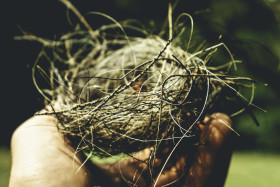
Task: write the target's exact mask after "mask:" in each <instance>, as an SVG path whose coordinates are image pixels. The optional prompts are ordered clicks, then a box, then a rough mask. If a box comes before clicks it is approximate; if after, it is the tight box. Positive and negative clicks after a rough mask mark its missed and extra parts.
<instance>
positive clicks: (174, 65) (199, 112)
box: [21, 1, 250, 157]
mask: <svg viewBox="0 0 280 187" xmlns="http://www.w3.org/2000/svg"><path fill="white" fill-rule="evenodd" d="M65 2H68V1H65ZM66 6H68V8H70V9H72V10H73V12H74V13H75V14H76V15H77V16H78V17H79V18H80V20H81V22H82V23H83V24H84V25H85V27H86V28H87V30H83V29H81V28H80V27H76V29H75V31H73V32H71V33H68V34H65V35H63V36H62V37H61V38H60V39H59V40H57V41H50V40H46V39H42V38H39V37H37V36H34V35H32V34H27V33H25V35H24V36H23V37H21V39H27V40H36V41H39V42H41V43H42V44H43V45H44V46H45V47H44V49H43V50H42V52H41V53H40V54H39V57H38V60H37V61H36V63H35V65H34V68H33V78H34V83H35V86H36V87H37V88H38V90H39V92H40V93H41V94H42V95H43V96H44V97H45V99H46V101H47V104H46V105H51V106H52V111H48V112H39V113H38V114H40V115H55V116H56V117H57V119H58V120H57V121H58V127H59V130H60V132H61V133H62V134H64V135H65V136H67V137H68V138H69V140H70V141H71V142H72V143H73V144H74V145H75V146H76V148H77V149H78V150H86V151H88V152H91V153H92V154H94V155H98V156H101V157H103V156H105V157H107V156H112V155H117V154H120V153H125V154H130V153H132V152H135V151H139V150H141V149H144V148H147V147H155V148H156V147H158V146H159V145H161V144H162V143H163V142H169V143H170V144H173V145H175V144H176V142H179V141H180V140H181V139H187V140H189V141H188V142H189V143H190V144H191V145H193V144H195V143H197V142H198V135H199V129H198V128H197V127H196V124H197V122H198V121H199V120H202V119H203V117H204V116H205V115H206V114H207V113H208V111H209V109H210V108H211V107H212V106H213V105H215V103H216V101H217V98H219V97H227V95H224V93H223V94H221V93H222V92H221V91H222V90H223V89H224V88H227V89H229V90H232V92H234V93H236V95H240V94H239V93H238V92H237V91H236V90H235V88H233V85H238V84H239V81H240V80H244V79H245V80H249V79H246V78H240V77H239V78H236V77H232V76H230V75H229V74H228V71H227V70H228V69H229V68H231V67H232V66H234V65H235V62H236V61H235V60H234V59H233V57H232V55H231V54H230V53H228V54H229V57H230V59H231V60H230V62H229V63H226V64H225V65H223V66H221V67H209V66H207V62H208V60H209V59H210V58H211V56H212V54H213V53H215V52H216V50H217V48H219V47H223V48H224V49H226V50H227V51H228V49H227V47H226V46H225V45H224V44H223V43H220V44H217V45H215V46H212V47H208V48H204V49H202V50H197V52H194V53H192V54H191V53H189V52H188V48H189V43H188V45H187V50H186V49H183V48H182V47H180V46H179V45H177V41H178V38H179V37H181V36H179V35H178V37H177V38H176V37H175V36H172V35H171V37H169V40H165V39H163V38H162V37H160V36H157V35H145V36H144V37H139V36H129V37H128V36H127V35H126V34H120V32H119V31H121V32H123V33H125V32H124V29H125V28H130V29H131V28H133V29H134V31H141V32H144V31H142V30H141V29H139V28H138V29H135V27H132V26H131V25H128V24H123V25H122V26H121V24H120V23H117V22H114V23H113V24H111V25H104V26H101V27H100V28H99V29H96V30H94V31H93V30H92V29H91V27H90V26H89V24H88V23H87V22H86V21H85V19H84V18H83V17H82V16H81V15H80V14H79V12H77V10H76V9H75V8H73V7H72V5H71V4H70V5H69V4H66ZM75 10H76V12H75ZM96 14H98V15H101V13H96ZM105 17H107V18H109V19H110V20H113V19H112V18H111V17H109V16H105ZM113 21H114V20H113ZM117 29H119V30H118V31H116V30H117ZM181 39H182V38H180V40H181ZM48 49H51V50H50V51H51V54H49V52H47V50H48ZM43 58H44V59H47V60H48V61H49V62H50V63H49V64H50V66H49V67H48V69H49V70H48V72H47V71H46V70H44V68H43V65H41V66H40V65H39V63H38V62H39V61H40V60H42V59H43ZM36 72H40V74H41V75H43V77H45V78H46V79H47V80H48V82H49V84H50V87H51V88H50V89H44V90H43V89H41V88H39V87H40V86H39V85H38V84H37V80H36V76H35V74H36ZM249 81H250V80H249Z"/></svg>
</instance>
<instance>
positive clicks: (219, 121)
mask: <svg viewBox="0 0 280 187" xmlns="http://www.w3.org/2000/svg"><path fill="white" fill-rule="evenodd" d="M204 122H206V123H207V125H205V126H204V127H202V129H201V130H202V132H201V137H200V138H201V143H202V145H200V146H199V147H198V151H197V154H196V155H195V161H194V163H193V165H192V166H191V168H190V170H189V175H188V177H187V180H186V185H187V186H198V187H199V186H223V184H224V182H225V178H226V175H227V170H228V166H229V162H230V158H231V153H232V146H231V145H230V144H231V135H232V134H233V133H232V130H231V126H232V122H231V120H230V118H229V117H228V116H227V115H225V114H222V113H215V114H213V115H211V116H210V117H208V118H206V119H205V121H204Z"/></svg>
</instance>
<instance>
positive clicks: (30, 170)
mask: <svg viewBox="0 0 280 187" xmlns="http://www.w3.org/2000/svg"><path fill="white" fill-rule="evenodd" d="M199 127H200V129H201V137H200V141H201V143H202V144H201V145H199V146H198V148H197V150H196V152H193V153H192V155H190V154H189V153H188V154H186V155H181V156H180V158H178V157H176V154H174V155H175V156H174V157H172V158H171V159H170V160H172V159H173V161H174V159H176V160H175V164H173V165H169V166H168V167H166V168H165V170H164V171H163V173H162V174H161V175H160V176H159V177H158V181H157V183H156V186H164V185H167V184H171V183H173V185H174V184H177V186H195V187H196V186H217V187H218V186H223V184H224V182H225V179H226V175H227V170H228V166H229V161H230V157H231V152H232V150H231V146H230V143H231V142H230V139H231V138H230V137H231V134H232V131H231V130H230V128H229V127H231V121H230V119H229V118H228V116H226V115H225V114H221V113H216V114H213V115H211V116H209V117H206V118H205V120H204V124H199ZM65 140H66V139H65V138H64V137H63V136H62V135H60V134H59V132H58V129H57V127H56V119H55V117H52V116H35V117H33V118H31V119H30V120H28V121H26V122H25V123H24V124H23V125H21V126H20V127H19V128H18V129H17V130H16V131H15V132H14V135H13V138H12V142H11V150H12V171H11V177H10V186H11V187H14V186H28V187H32V186H124V185H125V184H126V183H128V184H130V185H132V184H136V185H138V186H149V185H155V181H153V180H151V179H150V175H149V168H148V167H147V165H146V164H143V162H141V161H140V160H146V159H147V158H148V157H149V155H150V151H151V149H145V150H143V151H140V152H139V153H136V154H135V158H137V159H135V158H127V159H125V160H122V161H119V162H115V163H110V164H98V165H97V164H96V165H94V164H91V163H90V162H87V163H86V164H84V165H83V163H84V160H85V158H84V156H83V155H82V154H80V153H76V152H75V149H74V148H73V147H71V146H70V145H69V144H68V143H67V141H65ZM190 158H192V159H190ZM163 162H164V161H163V160H155V163H154V167H155V168H156V167H159V166H161V165H162V163H163ZM186 165H188V166H189V167H188V170H187V171H186V170H185V168H186ZM80 166H82V167H80ZM79 168H80V169H79ZM77 171H78V172H77ZM156 178H157V177H156Z"/></svg>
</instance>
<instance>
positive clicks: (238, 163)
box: [0, 148, 280, 187]
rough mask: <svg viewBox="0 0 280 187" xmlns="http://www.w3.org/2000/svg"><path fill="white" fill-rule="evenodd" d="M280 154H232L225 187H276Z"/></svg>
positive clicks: (2, 151) (6, 164) (2, 173)
mask: <svg viewBox="0 0 280 187" xmlns="http://www.w3.org/2000/svg"><path fill="white" fill-rule="evenodd" d="M10 164H11V160H10V151H9V149H8V148H0V187H6V186H8V181H9V173H10ZM279 181H280V154H276V153H262V152H234V154H233V157H232V161H231V164H230V169H229V175H228V178H227V181H226V185H225V187H237V186H238V187H278V186H279Z"/></svg>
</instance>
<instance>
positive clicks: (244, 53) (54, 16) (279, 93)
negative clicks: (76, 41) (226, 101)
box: [0, 0, 280, 187]
mask: <svg viewBox="0 0 280 187" xmlns="http://www.w3.org/2000/svg"><path fill="white" fill-rule="evenodd" d="M72 2H73V4H74V5H75V6H76V7H77V8H78V9H79V10H80V11H81V12H82V13H83V14H85V15H86V13H87V12H90V11H100V12H104V13H107V14H109V15H111V16H112V17H114V18H115V19H117V20H124V19H137V20H140V21H141V22H142V23H143V24H144V25H145V28H147V30H149V32H151V33H157V32H159V31H160V29H161V28H162V25H163V23H164V20H165V19H166V15H167V8H168V2H173V3H174V2H175V1H168V0H163V1H148V0H134V1H132V0H103V1H98V2H93V1H90V0H82V1H78V0H72ZM1 8H4V10H3V11H1V14H3V15H1V19H3V20H1V23H2V24H3V25H4V27H3V29H1V41H2V45H3V46H6V47H5V51H4V53H2V60H3V67H2V69H3V70H5V71H3V73H1V80H8V81H3V83H2V86H3V88H5V89H4V90H5V91H2V92H1V98H3V100H4V101H3V106H2V107H3V109H4V111H3V112H4V113H3V112H2V118H3V121H4V122H5V123H2V124H1V125H2V129H1V136H0V140H1V141H0V186H7V185H8V178H9V169H10V163H11V161H10V149H9V141H10V138H11V135H12V132H13V131H14V129H15V128H16V127H17V126H18V125H19V124H20V123H22V122H23V121H24V120H26V119H27V118H29V117H30V116H32V115H33V113H34V112H35V111H37V110H39V109H40V108H41V107H42V98H41V97H40V96H39V94H38V93H37V91H36V90H35V88H34V86H33V83H32V80H31V69H30V67H32V64H33V63H34V61H35V58H36V55H37V54H38V52H39V51H40V49H41V47H40V45H38V44H36V43H29V42H19V41H14V40H13V37H14V36H15V35H20V29H19V27H18V26H20V27H21V28H23V29H24V30H26V31H28V32H31V33H34V34H36V35H39V36H42V37H47V38H55V37H56V36H58V37H59V36H60V34H61V33H66V32H67V31H69V30H72V29H73V28H72V26H71V25H70V24H69V23H67V19H66V9H65V7H64V6H63V5H62V4H61V3H59V2H58V1H56V0H55V1H35V0H28V1H20V0H15V1H9V2H5V3H3V4H2V6H1ZM182 12H187V13H189V14H191V15H192V16H193V19H194V26H195V32H194V41H197V42H198V43H199V42H203V40H207V42H208V44H209V45H213V44H217V43H220V42H224V43H225V44H226V45H227V46H228V47H229V49H230V50H231V52H232V53H233V54H234V57H235V59H238V60H242V61H243V63H242V64H240V65H238V71H237V72H236V74H238V75H244V76H246V77H251V78H253V79H254V80H256V81H257V82H256V85H255V86H256V89H255V97H254V103H255V104H256V105H258V106H260V107H262V108H263V109H265V110H266V111H267V112H263V111H261V110H258V109H250V111H251V112H252V113H253V114H254V116H255V117H256V119H257V120H258V122H259V124H260V126H259V127H257V126H256V125H255V123H254V120H253V119H252V117H251V115H249V113H248V112H245V113H243V114H241V115H239V116H236V117H234V118H233V121H234V125H235V126H234V127H235V129H236V131H237V132H238V133H239V134H240V136H236V137H235V139H234V140H235V144H234V147H233V148H234V150H235V152H234V155H233V159H232V162H231V166H230V171H229V175H228V179H227V182H226V186H227V187H233V186H246V187H248V186H254V187H258V186H270V187H273V186H275V187H276V186H279V185H278V183H277V181H279V180H278V178H279V177H278V176H280V124H279V123H280V122H279V120H278V119H277V117H278V116H279V115H280V101H279V100H280V85H279V80H280V63H279V59H280V26H279V19H280V1H279V0H227V1H225V0H209V1H205V0H181V1H179V3H178V5H177V7H176V8H175V10H174V13H173V16H174V17H176V16H178V15H179V14H180V13H182ZM72 18H73V20H74V22H75V18H74V17H72ZM86 18H87V19H88V21H89V22H90V24H92V25H93V26H98V25H100V24H102V23H103V21H104V20H102V19H100V20H96V19H94V18H92V17H90V16H88V15H86ZM220 35H222V38H221V39H219V36H220ZM217 60H220V61H225V59H223V58H220V59H217ZM15 66H16V67H17V68H16V69H15V68H14V67H15ZM242 91H243V92H242V93H243V94H244V95H245V96H246V97H247V98H249V97H250V94H251V91H250V90H242ZM233 108H234V107H233ZM233 108H231V107H228V108H224V109H223V111H220V112H228V113H230V112H231V110H232V109H233ZM234 109H235V108H234ZM217 111H218V110H217ZM15 116H16V117H15Z"/></svg>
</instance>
